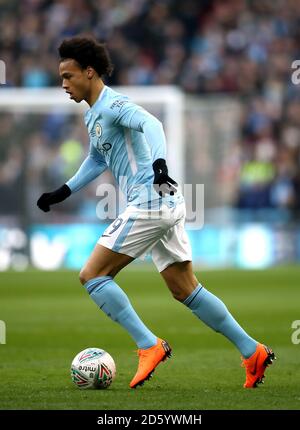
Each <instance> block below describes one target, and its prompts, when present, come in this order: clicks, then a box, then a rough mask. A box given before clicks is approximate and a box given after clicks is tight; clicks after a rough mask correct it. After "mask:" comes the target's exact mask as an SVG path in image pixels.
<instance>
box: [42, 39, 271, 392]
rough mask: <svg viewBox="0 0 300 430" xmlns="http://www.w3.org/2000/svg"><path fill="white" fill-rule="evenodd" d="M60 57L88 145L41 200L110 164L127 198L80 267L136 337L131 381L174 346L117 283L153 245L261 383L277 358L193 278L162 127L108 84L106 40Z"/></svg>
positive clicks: (82, 44) (249, 379) (179, 295)
mask: <svg viewBox="0 0 300 430" xmlns="http://www.w3.org/2000/svg"><path fill="white" fill-rule="evenodd" d="M59 54H60V65H59V73H60V76H61V78H62V88H63V89H64V90H65V91H66V93H67V94H69V95H70V98H71V99H72V100H74V101H75V102H76V103H80V102H81V101H82V100H84V101H86V102H87V103H88V105H89V106H90V108H89V109H88V110H87V112H86V114H85V123H86V126H87V128H88V133H89V138H90V150H89V154H88V156H87V158H86V159H85V160H84V161H83V163H82V165H81V166H80V168H79V170H78V171H77V173H75V175H74V176H73V177H72V178H71V179H70V180H68V181H67V182H66V184H64V185H62V186H61V187H60V188H59V189H57V190H55V191H52V192H50V193H44V194H42V196H41V197H40V198H39V200H38V202H37V205H38V207H39V208H40V209H41V210H43V211H44V212H48V211H49V210H50V207H51V205H53V204H56V203H59V202H62V201H63V200H65V199H66V198H67V197H69V196H71V194H73V193H75V192H77V191H79V190H80V189H81V188H82V187H84V186H85V185H87V184H88V183H89V182H91V181H92V180H93V179H95V178H96V177H98V176H99V175H101V173H103V172H104V170H105V169H107V168H109V169H110V170H111V172H112V174H113V175H114V177H115V179H116V181H117V182H118V183H119V186H120V188H121V189H122V190H123V191H124V193H125V195H126V196H127V208H126V210H125V211H124V212H123V213H122V214H120V215H119V216H118V218H117V219H116V220H115V221H114V222H113V223H112V224H111V225H110V226H109V227H108V228H107V229H106V230H105V232H104V234H103V235H102V236H101V237H100V239H99V241H98V243H97V244H96V246H95V248H94V250H93V252H92V254H91V256H90V258H89V259H88V261H87V262H86V264H85V266H84V267H83V269H82V270H81V272H80V281H81V283H82V285H84V287H85V288H86V290H87V292H88V293H89V295H90V296H91V298H92V299H93V300H94V301H95V302H96V304H97V305H98V306H99V308H100V309H101V310H102V311H103V312H104V313H105V314H106V315H107V316H108V317H110V318H111V319H112V320H114V321H117V322H118V323H119V324H120V325H121V326H122V327H123V328H124V329H125V330H127V332H128V333H129V334H130V335H131V336H132V338H133V340H134V341H135V342H136V344H137V347H138V355H139V363H138V369H137V372H136V374H135V376H134V377H133V379H132V381H131V382H130V387H131V388H136V387H137V386H138V385H142V384H143V383H144V381H145V380H148V379H149V378H150V376H151V375H152V373H153V371H154V369H155V368H156V366H157V365H158V364H159V363H160V362H162V361H164V360H165V359H166V358H167V357H169V356H170V355H171V347H170V345H169V344H168V343H167V342H166V341H165V340H162V339H160V338H159V337H157V336H156V334H154V333H153V332H152V331H151V330H150V329H149V328H148V327H146V326H145V324H144V323H143V322H142V320H141V318H140V317H139V316H138V315H137V313H136V312H135V310H134V309H133V307H132V305H131V303H130V301H129V299H128V297H127V295H126V294H125V293H124V291H123V290H122V289H121V288H120V287H119V286H118V285H117V283H116V282H115V281H114V277H115V276H116V275H117V273H118V272H119V271H120V270H122V269H123V268H124V267H125V266H127V265H128V264H129V263H131V262H132V261H133V260H134V259H135V258H138V257H141V256H142V255H144V254H146V253H148V252H149V251H151V253H152V259H153V262H154V264H155V265H156V267H157V269H158V271H159V272H160V273H161V275H162V277H163V279H164V281H165V282H166V284H167V286H168V288H169V289H170V291H171V293H172V295H173V296H174V298H175V299H177V300H179V301H180V302H182V303H183V304H184V305H185V306H186V307H188V308H189V309H190V310H191V311H192V312H193V313H194V314H195V316H196V317H198V318H199V319H200V320H201V321H203V322H204V323H205V324H207V325H208V326H209V327H211V328H212V329H213V330H215V331H216V332H219V333H221V334H223V335H224V336H226V337H227V338H228V339H229V340H230V341H231V342H232V343H233V344H234V345H235V346H236V347H237V349H238V350H239V351H240V353H241V355H242V360H243V365H244V366H245V369H246V382H245V384H244V387H246V388H251V387H256V386H257V384H258V383H260V382H262V380H263V378H264V372H265V369H266V367H267V366H268V365H269V364H271V363H272V360H273V359H274V358H275V355H274V353H273V352H272V350H271V349H269V348H267V347H266V346H264V345H263V344H261V343H259V342H257V341H256V340H255V339H253V338H251V337H250V336H249V335H248V334H247V333H246V332H245V331H244V330H243V329H242V328H241V327H240V325H239V324H238V323H237V322H236V320H235V319H234V318H233V317H232V315H231V314H230V313H229V311H228V309H227V308H226V306H225V305H224V303H223V302H222V301H221V300H220V299H218V298H217V297H216V296H215V295H213V294H212V293H210V292H209V291H208V290H206V289H205V288H204V287H203V286H202V285H201V284H200V283H199V281H198V280H197V278H196V276H195V275H194V272H193V267H192V256H191V248H190V244H189V241H188V237H187V234H186V232H185V228H184V221H185V203H184V199H183V196H182V194H181V193H180V192H179V190H178V188H177V184H176V182H175V181H174V180H173V179H171V178H170V176H169V173H168V167H167V164H166V142H165V135H164V131H163V127H162V124H161V123H160V121H158V119H156V118H155V117H154V116H152V115H151V114H150V113H149V112H147V111H145V110H144V109H143V108H141V107H140V106H138V105H136V104H135V103H132V102H131V101H130V100H129V99H128V98H127V97H126V96H124V95H122V94H119V93H117V92H116V91H114V90H113V89H111V88H109V87H108V86H107V85H105V84H104V81H103V76H104V75H110V73H111V71H112V64H111V61H110V57H109V54H108V52H107V50H106V48H105V46H104V45H102V44H100V43H98V42H97V41H95V40H94V39H92V38H86V37H74V38H71V39H68V40H64V41H63V42H62V44H61V45H60V47H59ZM124 178H125V180H124Z"/></svg>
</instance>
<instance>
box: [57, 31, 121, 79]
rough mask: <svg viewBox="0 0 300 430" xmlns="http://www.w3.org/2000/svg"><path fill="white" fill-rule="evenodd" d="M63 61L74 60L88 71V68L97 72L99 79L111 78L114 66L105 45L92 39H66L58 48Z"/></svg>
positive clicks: (77, 37) (78, 37)
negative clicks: (104, 76)
mask: <svg viewBox="0 0 300 430" xmlns="http://www.w3.org/2000/svg"><path fill="white" fill-rule="evenodd" d="M58 52H59V55H60V58H61V61H63V60H66V59H69V58H70V59H72V60H75V61H77V63H78V64H79V65H80V66H81V67H82V69H86V68H87V67H88V66H90V67H92V68H93V69H95V70H96V72H97V73H98V75H99V77H102V76H103V75H108V76H110V75H111V73H112V71H113V65H112V62H111V59H110V56H109V53H108V51H107V49H106V46H105V45H104V44H103V43H99V42H97V41H96V40H95V39H93V38H92V37H80V36H76V37H72V38H70V39H65V40H64V41H63V42H62V43H61V45H60V46H59V48H58Z"/></svg>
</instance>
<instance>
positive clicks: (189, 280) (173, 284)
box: [161, 261, 257, 358]
mask: <svg viewBox="0 0 300 430" xmlns="http://www.w3.org/2000/svg"><path fill="white" fill-rule="evenodd" d="M161 275H162V277H163V278H164V280H165V282H166V284H167V286H168V288H169V289H170V291H171V293H172V295H173V297H174V298H176V299H177V300H179V301H180V302H182V303H183V304H184V305H186V306H187V307H188V308H189V309H190V310H191V311H192V312H193V314H195V315H196V316H197V317H198V318H199V319H200V320H201V321H203V322H204V323H205V324H206V325H208V326H209V327H211V328H212V329H214V330H215V331H217V332H219V333H222V334H223V335H224V336H226V337H227V338H228V339H229V340H231V342H233V343H234V344H235V345H236V347H237V348H238V349H239V351H240V352H241V354H242V355H243V357H245V358H248V357H250V356H251V355H252V354H253V353H254V352H255V350H256V346H257V341H256V340H254V339H252V338H251V337H250V336H249V335H248V334H247V333H246V332H245V331H244V330H243V329H242V327H241V326H240V325H239V324H238V323H237V321H236V320H235V319H234V318H233V316H232V315H231V314H230V312H229V311H228V309H227V307H226V306H225V304H224V303H223V302H222V301H221V300H220V299H219V298H218V297H216V296H215V295H214V294H212V293H210V292H209V291H208V290H206V289H205V288H204V287H203V286H202V285H201V284H199V282H198V281H197V279H196V277H195V275H194V273H193V268H192V263H191V262H190V261H185V262H177V263H173V264H171V265H170V266H168V267H167V268H166V269H165V270H163V271H162V272H161Z"/></svg>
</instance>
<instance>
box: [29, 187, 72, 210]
mask: <svg viewBox="0 0 300 430" xmlns="http://www.w3.org/2000/svg"><path fill="white" fill-rule="evenodd" d="M70 195H71V190H70V188H69V187H68V185H66V184H64V185H63V186H62V187H60V188H58V189H57V190H55V191H52V192H51V193H44V194H42V195H41V197H40V198H39V199H38V201H37V203H36V204H37V206H38V207H39V208H40V209H41V210H42V211H44V212H49V211H50V206H51V205H54V204H55V203H60V202H62V201H63V200H65V199H66V198H67V197H69V196H70Z"/></svg>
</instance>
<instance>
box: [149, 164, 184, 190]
mask: <svg viewBox="0 0 300 430" xmlns="http://www.w3.org/2000/svg"><path fill="white" fill-rule="evenodd" d="M152 167H153V170H154V181H153V183H154V189H155V191H156V192H157V193H158V194H159V195H160V196H161V197H164V195H165V194H170V195H171V196H173V195H174V193H176V192H177V189H176V188H175V187H177V186H178V184H177V183H176V182H175V181H174V180H173V179H172V178H170V176H169V175H168V167H167V165H166V160H164V159H163V158H158V159H157V160H155V161H154V163H153V164H152Z"/></svg>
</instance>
